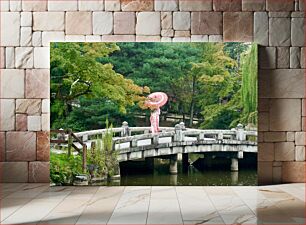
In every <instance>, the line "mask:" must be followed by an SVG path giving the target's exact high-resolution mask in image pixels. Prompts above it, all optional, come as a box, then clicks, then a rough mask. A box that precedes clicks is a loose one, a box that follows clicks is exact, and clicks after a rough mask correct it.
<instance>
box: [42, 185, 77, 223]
mask: <svg viewBox="0 0 306 225" xmlns="http://www.w3.org/2000/svg"><path fill="white" fill-rule="evenodd" d="M74 190H75V189H74ZM72 192H73V191H71V192H70V193H69V194H68V195H66V197H65V198H63V199H62V201H60V202H59V203H58V204H56V206H54V208H52V209H51V210H50V211H49V213H48V214H47V215H45V216H44V217H43V218H42V219H41V220H40V221H39V222H42V221H43V220H44V219H45V218H47V217H48V216H49V215H50V214H51V212H53V210H54V209H55V208H56V207H57V206H58V205H59V204H61V203H62V202H63V201H65V199H66V198H67V197H68V196H69V195H70V194H71V193H72Z"/></svg>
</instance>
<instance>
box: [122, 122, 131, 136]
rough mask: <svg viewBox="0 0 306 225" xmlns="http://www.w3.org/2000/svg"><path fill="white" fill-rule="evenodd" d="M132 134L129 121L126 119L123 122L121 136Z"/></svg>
mask: <svg viewBox="0 0 306 225" xmlns="http://www.w3.org/2000/svg"><path fill="white" fill-rule="evenodd" d="M130 135H131V131H130V128H129V124H128V122H126V121H124V122H123V123H122V131H121V137H128V136H130Z"/></svg>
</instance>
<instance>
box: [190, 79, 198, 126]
mask: <svg viewBox="0 0 306 225" xmlns="http://www.w3.org/2000/svg"><path fill="white" fill-rule="evenodd" d="M195 84H196V79H195V76H193V77H192V96H191V103H190V120H189V127H192V126H193V114H194V103H195V102H194V95H195Z"/></svg>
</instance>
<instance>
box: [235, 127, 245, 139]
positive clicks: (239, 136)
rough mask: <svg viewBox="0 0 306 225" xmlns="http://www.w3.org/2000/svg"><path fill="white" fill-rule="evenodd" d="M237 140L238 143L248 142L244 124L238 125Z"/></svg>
mask: <svg viewBox="0 0 306 225" xmlns="http://www.w3.org/2000/svg"><path fill="white" fill-rule="evenodd" d="M236 140H237V141H245V140H246V134H245V131H244V129H243V125H242V124H238V125H237V127H236Z"/></svg>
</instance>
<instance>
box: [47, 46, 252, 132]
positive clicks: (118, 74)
mask: <svg viewBox="0 0 306 225" xmlns="http://www.w3.org/2000/svg"><path fill="white" fill-rule="evenodd" d="M51 47H52V48H51V78H52V82H51V93H52V95H51V96H52V99H51V100H52V104H51V106H52V107H51V110H52V116H51V124H52V127H53V128H61V127H63V128H72V129H73V130H74V131H79V130H92V129H99V128H104V127H105V126H106V124H105V123H104V122H103V121H105V120H106V118H108V119H109V121H110V123H112V124H113V125H114V126H115V127H117V126H121V123H122V122H123V121H128V122H129V124H130V125H131V126H134V125H138V126H147V125H149V124H148V117H149V115H150V112H149V110H144V109H143V100H144V96H146V94H147V93H149V92H150V91H151V92H155V91H163V92H165V93H167V94H168V96H169V101H168V104H167V105H165V106H164V107H163V108H162V115H163V116H164V117H162V118H165V116H167V115H168V114H170V113H171V114H175V115H182V116H183V118H187V117H188V119H185V120H184V122H185V123H186V125H187V126H189V127H201V128H206V129H228V128H231V127H234V126H236V125H237V124H238V123H243V124H244V125H247V124H248V123H253V124H254V125H256V123H257V121H256V116H257V113H256V110H257V48H256V46H252V47H251V45H247V44H242V43H226V44H212V43H117V44H114V43H99V44H97V43H89V44H80V43H55V44H53V45H52V46H51ZM137 115H145V116H146V120H145V119H140V118H139V117H137ZM194 118H197V119H198V120H199V121H200V123H198V124H195V123H194V121H193V120H194ZM177 122H178V121H176V122H175V123H177ZM161 124H162V125H163V124H166V125H169V122H167V123H166V121H164V119H161ZM170 125H171V126H173V125H174V124H170Z"/></svg>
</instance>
